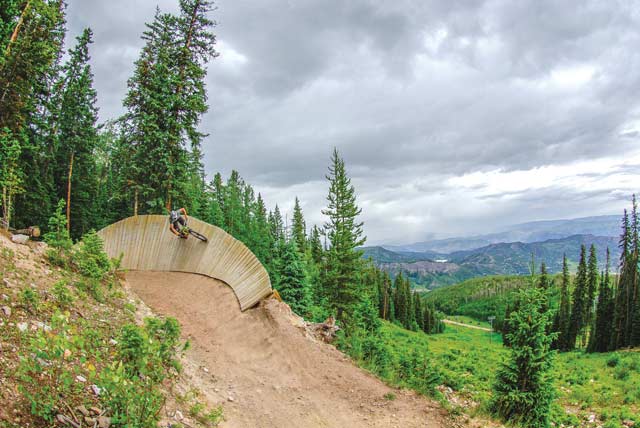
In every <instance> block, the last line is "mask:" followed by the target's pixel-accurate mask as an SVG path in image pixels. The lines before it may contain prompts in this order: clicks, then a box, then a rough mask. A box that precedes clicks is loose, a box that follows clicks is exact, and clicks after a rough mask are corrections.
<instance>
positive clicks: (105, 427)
mask: <svg viewBox="0 0 640 428" xmlns="http://www.w3.org/2000/svg"><path fill="white" fill-rule="evenodd" d="M98 426H99V427H100V428H109V427H110V426H111V418H110V417H108V416H100V417H99V418H98Z"/></svg>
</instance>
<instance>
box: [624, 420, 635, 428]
mask: <svg viewBox="0 0 640 428" xmlns="http://www.w3.org/2000/svg"><path fill="white" fill-rule="evenodd" d="M622 425H624V426H626V427H634V426H636V423H635V422H634V421H632V420H631V419H625V420H624V421H622Z"/></svg>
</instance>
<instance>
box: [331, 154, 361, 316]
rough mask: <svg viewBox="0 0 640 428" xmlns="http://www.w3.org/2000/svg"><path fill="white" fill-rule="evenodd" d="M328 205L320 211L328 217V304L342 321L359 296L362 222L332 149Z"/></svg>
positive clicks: (352, 193)
mask: <svg viewBox="0 0 640 428" xmlns="http://www.w3.org/2000/svg"><path fill="white" fill-rule="evenodd" d="M327 179H328V180H329V195H328V196H327V201H328V205H327V208H326V209H325V210H323V211H322V213H323V214H324V215H326V216H327V217H328V218H329V221H328V222H327V223H326V225H325V230H326V232H327V236H328V238H329V241H330V243H331V245H330V247H329V249H328V251H327V272H326V278H324V282H325V288H326V290H327V292H328V302H329V304H330V305H331V308H332V309H335V310H336V314H337V317H338V319H339V320H342V321H345V320H346V319H347V318H348V316H349V314H350V313H351V312H352V311H353V309H354V308H355V306H357V304H358V303H359V300H360V295H361V294H362V290H361V285H360V283H359V281H358V272H359V270H360V266H361V264H362V261H361V256H362V251H359V250H357V248H358V247H360V246H362V245H363V244H364V242H365V240H366V238H365V237H364V236H363V232H362V225H363V224H362V223H361V222H358V221H357V217H358V216H359V215H360V212H361V210H360V209H359V208H358V206H357V205H356V194H355V189H354V187H353V185H352V184H351V179H350V178H349V177H348V176H347V172H346V169H345V165H344V161H343V160H342V159H341V158H340V156H339V155H338V150H337V149H334V151H333V155H332V156H331V166H330V167H329V175H328V176H327Z"/></svg>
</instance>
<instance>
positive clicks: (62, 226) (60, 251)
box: [44, 199, 73, 267]
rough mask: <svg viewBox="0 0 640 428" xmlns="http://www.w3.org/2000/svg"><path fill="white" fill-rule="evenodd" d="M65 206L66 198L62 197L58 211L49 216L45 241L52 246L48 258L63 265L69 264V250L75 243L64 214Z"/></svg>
mask: <svg viewBox="0 0 640 428" xmlns="http://www.w3.org/2000/svg"><path fill="white" fill-rule="evenodd" d="M64 208H65V202H64V199H60V201H58V207H57V208H56V211H55V212H54V213H53V215H52V216H51V217H50V218H49V228H48V229H49V231H48V232H47V233H45V235H44V240H45V242H46V243H47V244H49V246H50V247H51V248H50V249H49V250H48V251H47V258H48V259H49V261H50V262H51V264H53V265H55V266H61V267H64V266H66V265H67V263H68V259H69V251H70V250H71V247H72V245H73V241H71V237H70V236H69V231H68V230H67V218H66V216H65V215H64Z"/></svg>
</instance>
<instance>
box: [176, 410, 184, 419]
mask: <svg viewBox="0 0 640 428" xmlns="http://www.w3.org/2000/svg"><path fill="white" fill-rule="evenodd" d="M173 417H174V418H175V420H176V421H181V420H183V419H184V415H183V414H182V412H181V411H180V410H176V414H175V415H174V416H173Z"/></svg>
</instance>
